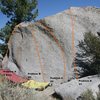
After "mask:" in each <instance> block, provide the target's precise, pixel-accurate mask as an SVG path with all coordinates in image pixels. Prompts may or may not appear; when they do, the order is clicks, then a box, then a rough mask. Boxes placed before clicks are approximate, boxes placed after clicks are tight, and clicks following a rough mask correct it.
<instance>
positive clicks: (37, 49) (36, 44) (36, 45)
mask: <svg viewBox="0 0 100 100" xmlns="http://www.w3.org/2000/svg"><path fill="white" fill-rule="evenodd" d="M32 36H33V40H34V42H35V47H36V52H37V55H38V57H39V61H40V68H41V74H42V78H43V81H44V82H46V81H45V79H44V75H43V64H42V62H41V57H40V52H39V51H40V50H39V47H38V43H37V41H36V37H35V35H34V33H33V32H32Z"/></svg>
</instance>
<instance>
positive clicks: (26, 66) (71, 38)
mask: <svg viewBox="0 0 100 100" xmlns="http://www.w3.org/2000/svg"><path fill="white" fill-rule="evenodd" d="M99 26H100V9H99V8H95V7H86V8H79V7H72V8H70V9H68V10H65V11H63V12H61V13H58V14H56V15H53V16H50V17H46V18H44V19H42V20H39V21H37V22H35V23H21V24H19V25H17V26H16V27H15V29H14V31H13V32H12V36H11V38H10V40H9V43H8V48H9V50H8V53H7V55H6V56H5V58H4V60H3V68H5V69H10V70H11V71H15V72H16V74H18V75H21V76H25V77H29V78H32V79H34V80H36V81H46V82H53V83H54V84H59V83H62V82H64V81H67V80H69V79H71V78H75V75H74V71H73V69H74V67H73V61H74V57H75V55H74V54H75V52H77V48H76V46H77V44H78V41H79V40H82V39H83V34H84V33H85V32H89V31H92V32H93V33H97V32H99V31H100V30H99V29H100V28H99Z"/></svg>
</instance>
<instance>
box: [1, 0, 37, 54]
mask: <svg viewBox="0 0 100 100" xmlns="http://www.w3.org/2000/svg"><path fill="white" fill-rule="evenodd" d="M37 4H38V2H37V0H0V11H1V12H2V13H3V14H4V15H6V16H7V17H8V18H9V19H10V20H9V21H8V22H7V23H6V26H5V27H4V28H2V29H1V30H0V40H2V41H3V43H1V44H0V53H1V54H3V55H5V53H6V50H7V42H8V40H9V38H10V36H11V33H12V30H13V29H14V27H15V26H16V25H17V24H19V23H21V22H26V21H32V20H35V18H36V17H37V16H38V9H37Z"/></svg>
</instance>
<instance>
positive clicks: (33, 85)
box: [22, 80, 49, 89]
mask: <svg viewBox="0 0 100 100" xmlns="http://www.w3.org/2000/svg"><path fill="white" fill-rule="evenodd" d="M22 85H23V86H24V87H27V88H35V89H42V88H43V89H45V87H47V86H48V85H49V82H37V81H34V80H29V81H27V82H25V83H23V84H22Z"/></svg>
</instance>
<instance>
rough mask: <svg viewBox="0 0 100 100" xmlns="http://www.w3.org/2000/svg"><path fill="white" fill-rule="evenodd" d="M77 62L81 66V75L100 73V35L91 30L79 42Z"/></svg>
mask: <svg viewBox="0 0 100 100" xmlns="http://www.w3.org/2000/svg"><path fill="white" fill-rule="evenodd" d="M78 48H79V51H78V53H77V54H76V55H77V57H76V64H77V66H79V67H81V69H82V70H81V73H80V74H81V76H88V75H95V74H100V36H95V35H94V34H92V33H91V32H89V33H86V34H85V35H84V40H82V41H80V42H79V45H78Z"/></svg>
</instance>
